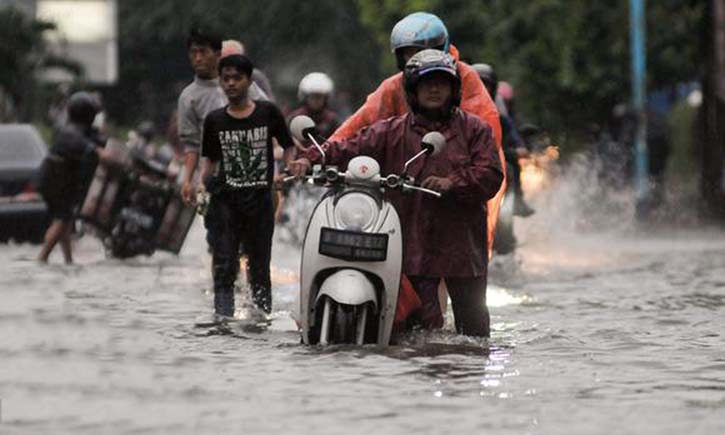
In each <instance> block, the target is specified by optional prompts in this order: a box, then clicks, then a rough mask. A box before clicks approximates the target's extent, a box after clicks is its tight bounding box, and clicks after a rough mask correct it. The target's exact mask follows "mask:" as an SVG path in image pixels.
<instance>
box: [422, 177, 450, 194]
mask: <svg viewBox="0 0 725 435" xmlns="http://www.w3.org/2000/svg"><path fill="white" fill-rule="evenodd" d="M420 187H424V188H426V189H431V190H435V191H436V192H440V193H446V192H448V191H449V190H451V188H452V187H453V182H452V181H451V180H450V179H448V178H447V177H435V176H430V177H428V178H426V179H425V180H423V182H422V183H420Z"/></svg>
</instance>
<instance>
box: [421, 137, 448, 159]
mask: <svg viewBox="0 0 725 435" xmlns="http://www.w3.org/2000/svg"><path fill="white" fill-rule="evenodd" d="M421 143H422V146H423V149H424V150H425V151H426V154H428V155H429V156H435V155H436V154H438V153H440V152H441V151H443V148H445V146H446V138H445V137H443V135H442V134H440V133H439V132H437V131H431V132H429V133H426V135H425V136H423V140H421Z"/></svg>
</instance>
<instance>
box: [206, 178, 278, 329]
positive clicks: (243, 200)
mask: <svg viewBox="0 0 725 435" xmlns="http://www.w3.org/2000/svg"><path fill="white" fill-rule="evenodd" d="M205 223H206V228H207V236H206V237H207V242H208V243H209V245H210V246H211V250H212V261H213V272H212V273H213V277H214V310H215V312H216V313H217V314H222V315H226V316H232V315H234V282H235V281H236V279H237V275H239V244H240V243H242V244H243V246H244V252H245V254H246V255H247V258H248V262H247V279H248V281H249V287H250V289H251V291H252V299H253V301H254V303H255V304H256V305H257V306H258V307H259V308H261V309H262V310H264V311H265V312H266V313H270V312H271V311H272V284H271V279H270V272H269V263H270V261H271V257H272V234H273V233H274V206H273V204H272V193H271V192H270V191H269V190H260V191H253V192H252V193H251V194H250V193H249V192H246V191H242V192H235V191H224V192H220V193H218V194H213V195H212V197H211V201H210V203H209V209H208V211H207V215H206V221H205Z"/></svg>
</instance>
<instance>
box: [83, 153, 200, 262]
mask: <svg viewBox="0 0 725 435" xmlns="http://www.w3.org/2000/svg"><path fill="white" fill-rule="evenodd" d="M113 150H114V153H113V159H112V163H108V164H101V165H98V167H97V169H96V172H95V174H94V177H93V180H92V182H91V184H90V186H89V188H88V191H87V193H86V196H85V199H84V201H83V203H82V206H81V210H80V217H81V219H82V220H83V222H85V223H88V224H90V226H91V227H92V228H93V229H94V230H95V233H96V234H97V235H98V236H99V237H100V238H101V240H102V241H103V244H104V247H105V249H106V254H107V256H109V257H114V258H122V259H123V258H130V257H134V256H137V255H147V256H149V255H152V254H153V253H154V252H155V251H156V250H164V251H168V252H172V253H174V254H178V253H179V251H180V250H181V247H182V245H183V243H184V240H185V239H186V235H187V234H188V232H189V229H190V227H191V224H192V222H193V220H194V216H195V209H194V208H193V207H190V206H187V205H186V204H184V202H183V201H182V199H181V194H180V191H179V188H178V186H177V185H176V183H174V182H173V181H171V180H170V179H169V176H168V174H167V169H166V168H167V165H168V162H166V161H163V160H159V159H154V158H152V157H148V156H146V155H144V154H143V153H141V152H138V151H129V150H128V149H126V148H125V147H124V146H123V145H122V144H119V145H116V146H115V147H114V148H113Z"/></svg>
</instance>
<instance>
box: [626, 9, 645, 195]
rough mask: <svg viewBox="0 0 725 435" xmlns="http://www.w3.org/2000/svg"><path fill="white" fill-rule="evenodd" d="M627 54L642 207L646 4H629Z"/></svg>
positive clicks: (637, 187)
mask: <svg viewBox="0 0 725 435" xmlns="http://www.w3.org/2000/svg"><path fill="white" fill-rule="evenodd" d="M629 29H630V51H631V57H632V108H633V109H634V113H635V115H636V119H637V131H636V132H635V136H634V154H635V155H634V161H635V172H634V187H635V191H636V193H637V204H638V205H641V204H642V202H643V201H646V199H647V198H648V196H649V175H648V172H649V171H648V168H647V166H648V158H647V157H648V155H647V114H646V111H645V106H646V98H647V51H646V48H645V47H646V33H647V32H646V21H645V0H630V1H629Z"/></svg>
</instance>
